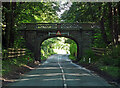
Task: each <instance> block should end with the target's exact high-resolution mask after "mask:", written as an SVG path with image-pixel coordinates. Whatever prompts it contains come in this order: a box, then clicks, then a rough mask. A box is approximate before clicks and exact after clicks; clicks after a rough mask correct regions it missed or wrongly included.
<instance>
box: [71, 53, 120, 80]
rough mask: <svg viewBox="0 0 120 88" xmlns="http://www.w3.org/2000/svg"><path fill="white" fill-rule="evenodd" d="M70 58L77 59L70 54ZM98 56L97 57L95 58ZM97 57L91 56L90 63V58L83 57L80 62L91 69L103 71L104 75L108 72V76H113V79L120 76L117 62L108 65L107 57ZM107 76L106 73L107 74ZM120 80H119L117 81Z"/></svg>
mask: <svg viewBox="0 0 120 88" xmlns="http://www.w3.org/2000/svg"><path fill="white" fill-rule="evenodd" d="M69 58H70V59H71V60H73V61H75V59H76V57H75V56H72V55H70V56H69ZM95 58H96V59H95ZM95 58H93V59H92V58H91V63H89V58H83V59H81V60H80V61H79V62H78V64H80V65H82V66H85V67H87V68H88V69H90V70H94V71H99V72H97V73H100V74H101V72H102V75H104V73H105V74H107V77H111V78H113V80H116V81H117V80H118V79H119V78H120V75H119V70H120V69H119V67H118V65H116V64H109V65H106V63H105V62H106V59H104V58H103V57H101V58H103V59H100V57H95ZM107 61H108V62H110V61H109V60H107ZM105 76H106V75H105ZM117 82H118V81H117Z"/></svg>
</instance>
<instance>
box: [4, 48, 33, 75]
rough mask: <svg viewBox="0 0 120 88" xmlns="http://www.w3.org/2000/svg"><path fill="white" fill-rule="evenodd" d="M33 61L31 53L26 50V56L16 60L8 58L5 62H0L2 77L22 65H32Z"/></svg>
mask: <svg viewBox="0 0 120 88" xmlns="http://www.w3.org/2000/svg"><path fill="white" fill-rule="evenodd" d="M28 58H29V61H28ZM33 62H34V59H33V56H32V53H31V52H30V51H29V50H27V51H26V55H25V56H23V57H18V58H9V59H6V60H2V75H3V76H4V75H6V74H8V73H9V72H11V71H14V70H15V69H16V68H19V67H21V66H24V65H28V63H33Z"/></svg>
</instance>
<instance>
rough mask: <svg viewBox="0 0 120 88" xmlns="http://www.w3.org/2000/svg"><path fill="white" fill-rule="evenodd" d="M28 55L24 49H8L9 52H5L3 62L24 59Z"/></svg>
mask: <svg viewBox="0 0 120 88" xmlns="http://www.w3.org/2000/svg"><path fill="white" fill-rule="evenodd" d="M25 53H26V49H23V48H8V49H7V52H4V53H3V55H2V57H3V60H6V59H10V58H17V57H22V56H24V55H25Z"/></svg>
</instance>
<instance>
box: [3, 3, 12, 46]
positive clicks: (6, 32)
mask: <svg viewBox="0 0 120 88" xmlns="http://www.w3.org/2000/svg"><path fill="white" fill-rule="evenodd" d="M3 6H4V7H5V8H6V9H7V12H5V22H6V29H5V40H4V41H5V45H4V46H5V48H8V47H9V46H10V45H9V44H10V43H9V42H10V41H9V40H10V2H5V3H3Z"/></svg>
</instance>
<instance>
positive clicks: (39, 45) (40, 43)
mask: <svg viewBox="0 0 120 88" xmlns="http://www.w3.org/2000/svg"><path fill="white" fill-rule="evenodd" d="M55 37H65V38H68V39H71V40H73V41H74V42H75V43H76V45H77V58H79V43H78V41H77V40H76V39H75V38H73V37H71V36H64V35H61V36H48V37H45V38H43V39H42V40H41V38H38V39H36V40H37V41H39V43H38V47H39V50H38V51H39V55H41V52H40V51H41V45H42V43H43V42H44V41H45V40H47V39H50V38H55ZM39 57H41V56H39Z"/></svg>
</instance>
